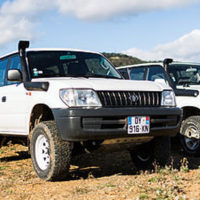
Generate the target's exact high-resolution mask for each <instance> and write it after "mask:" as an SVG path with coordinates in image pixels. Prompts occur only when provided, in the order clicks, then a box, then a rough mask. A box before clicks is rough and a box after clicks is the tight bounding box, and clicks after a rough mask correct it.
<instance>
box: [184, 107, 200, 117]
mask: <svg viewBox="0 0 200 200" xmlns="http://www.w3.org/2000/svg"><path fill="white" fill-rule="evenodd" d="M182 109H183V120H185V119H187V118H188V117H190V116H193V115H200V109H199V108H197V107H193V106H185V107H182Z"/></svg>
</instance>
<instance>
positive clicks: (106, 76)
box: [83, 74, 122, 79]
mask: <svg viewBox="0 0 200 200" xmlns="http://www.w3.org/2000/svg"><path fill="white" fill-rule="evenodd" d="M83 77H86V78H92V77H94V78H111V79H122V78H121V77H116V76H109V75H103V74H85V75H83Z"/></svg>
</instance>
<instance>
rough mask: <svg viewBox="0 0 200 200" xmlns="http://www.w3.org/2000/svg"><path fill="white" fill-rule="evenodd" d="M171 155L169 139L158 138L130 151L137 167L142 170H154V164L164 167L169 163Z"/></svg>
mask: <svg viewBox="0 0 200 200" xmlns="http://www.w3.org/2000/svg"><path fill="white" fill-rule="evenodd" d="M170 153H171V140H170V138H169V137H156V138H154V139H153V140H152V141H150V142H148V143H145V144H143V145H140V146H139V147H138V148H137V149H135V150H132V151H130V154H131V158H132V160H133V162H134V164H135V166H136V167H137V168H138V169H142V170H145V169H151V168H153V163H154V162H156V164H158V165H159V166H161V167H164V166H165V165H166V164H168V162H169V158H170Z"/></svg>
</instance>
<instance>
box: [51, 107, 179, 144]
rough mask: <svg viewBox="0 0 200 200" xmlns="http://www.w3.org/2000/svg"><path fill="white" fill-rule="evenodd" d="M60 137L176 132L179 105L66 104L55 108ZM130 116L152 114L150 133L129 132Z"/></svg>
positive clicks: (77, 138)
mask: <svg viewBox="0 0 200 200" xmlns="http://www.w3.org/2000/svg"><path fill="white" fill-rule="evenodd" d="M52 112H53V115H54V119H55V121H56V125H57V129H58V134H59V137H60V138H61V139H62V140H68V141H86V140H105V139H114V138H127V137H144V136H146V137H148V136H175V135H176V134H177V133H178V131H179V127H180V121H181V115H182V110H181V109H180V108H164V107H159V108H158V107H156V108H152V107H149V108H148V107H145V108H140V107H138V108H93V109H87V108H67V109H52ZM128 116H150V119H151V122H150V133H149V134H134V135H129V134H128V133H127V117H128Z"/></svg>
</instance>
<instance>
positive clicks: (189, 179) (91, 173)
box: [0, 143, 200, 200]
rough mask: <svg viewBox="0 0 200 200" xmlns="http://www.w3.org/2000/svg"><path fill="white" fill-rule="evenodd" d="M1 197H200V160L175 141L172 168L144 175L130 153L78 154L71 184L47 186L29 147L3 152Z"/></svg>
mask: <svg viewBox="0 0 200 200" xmlns="http://www.w3.org/2000/svg"><path fill="white" fill-rule="evenodd" d="M0 199H9V200H19V199H20V200H21V199H29V200H32V199H37V200H40V199H45V200H50V199H52V200H55V199H56V200H57V199H58V200H62V199H70V200H82V199H84V200H101V199H103V200H107V199H109V200H112V199H117V200H122V199H127V200H132V199H136V200H139V199H158V200H161V199H175V200H186V199H194V200H197V199H200V158H190V157H187V158H186V157H184V155H183V152H182V151H181V149H180V147H179V146H178V145H177V143H173V152H172V164H171V166H168V167H165V168H164V169H160V168H159V167H158V166H155V170H154V171H145V172H144V171H143V172H138V171H137V170H136V169H135V166H134V164H133V163H132V161H131V159H130V156H129V153H128V151H125V150H124V151H121V152H112V151H110V152H104V151H96V152H94V153H88V154H82V155H77V156H75V157H74V158H73V159H72V166H71V168H70V174H69V176H68V179H67V180H64V181H61V182H45V181H43V180H40V179H39V178H38V177H37V176H36V174H35V172H34V170H33V167H32V163H31V159H30V156H29V155H28V152H27V148H26V147H24V146H22V145H17V144H15V145H12V144H10V145H7V146H3V147H1V149H0Z"/></svg>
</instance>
